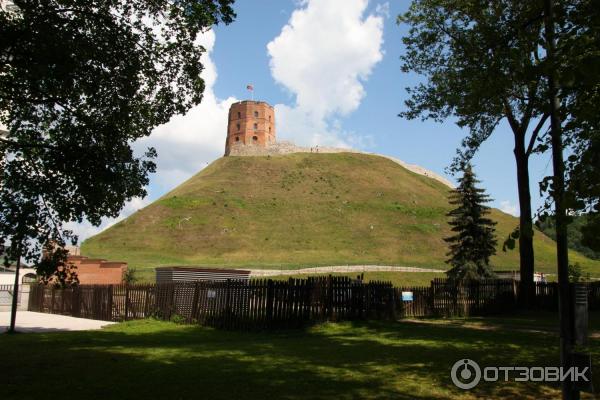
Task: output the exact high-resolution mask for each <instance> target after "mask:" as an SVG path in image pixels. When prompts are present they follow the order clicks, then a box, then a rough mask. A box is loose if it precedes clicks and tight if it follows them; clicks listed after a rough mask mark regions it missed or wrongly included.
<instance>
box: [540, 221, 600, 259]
mask: <svg viewBox="0 0 600 400" xmlns="http://www.w3.org/2000/svg"><path fill="white" fill-rule="evenodd" d="M589 218H590V216H589V215H588V214H582V215H573V216H571V217H570V223H569V227H568V229H567V235H568V238H569V249H571V250H575V251H577V252H579V253H581V254H583V255H584V256H586V257H588V258H591V259H594V260H600V252H599V251H594V250H592V249H591V248H590V247H588V246H586V245H585V244H584V236H583V230H584V229H585V228H586V227H588V226H589V225H588V224H589ZM535 225H536V226H537V228H538V229H539V230H540V231H542V232H543V233H544V234H545V235H546V236H548V237H550V238H552V239H554V240H556V219H555V218H554V216H553V215H542V216H540V218H539V219H538V220H537V221H536V222H535Z"/></svg>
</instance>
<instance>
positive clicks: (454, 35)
mask: <svg viewBox="0 0 600 400" xmlns="http://www.w3.org/2000/svg"><path fill="white" fill-rule="evenodd" d="M542 11H543V4H541V3H540V2H523V1H518V0H499V1H494V2H489V1H482V0H475V1H472V0H468V1H467V0H414V1H413V2H412V5H411V7H410V9H409V10H408V11H407V12H406V13H405V14H403V15H401V16H399V17H398V22H399V23H406V24H409V25H410V29H409V32H408V35H407V36H406V37H404V38H403V42H404V44H405V46H406V52H405V54H404V55H402V56H401V59H402V61H403V65H402V70H403V71H404V72H411V71H412V72H416V73H418V74H421V75H424V76H425V77H426V78H427V80H426V81H425V82H424V83H420V84H418V85H416V86H415V87H413V88H407V90H408V92H409V94H410V98H409V100H407V101H406V106H407V110H406V111H404V112H402V113H400V116H403V117H406V118H409V119H412V118H417V117H421V118H423V119H426V118H431V119H433V120H436V121H438V122H441V121H443V120H445V119H447V118H449V117H451V116H453V117H455V118H456V119H457V124H458V126H460V127H464V128H468V130H469V134H468V136H467V137H466V138H465V139H464V140H463V142H462V146H461V148H460V149H458V150H457V152H458V154H457V157H456V158H455V160H454V162H453V164H452V166H451V168H450V169H451V171H453V172H456V171H457V170H458V169H459V167H460V164H461V162H463V161H465V160H466V161H469V160H470V159H471V158H472V157H473V156H474V154H475V153H476V152H477V150H478V149H479V147H480V146H481V144H482V143H483V142H485V141H486V140H487V139H488V138H489V137H490V136H491V135H492V133H493V132H494V131H495V129H496V127H497V126H498V124H499V123H500V121H502V120H507V121H508V124H509V126H510V128H511V130H512V134H513V137H514V156H515V161H516V167H517V184H518V193H519V212H520V217H519V230H518V231H519V254H520V274H521V280H520V292H521V296H520V298H521V300H522V301H523V303H524V304H525V305H527V304H531V301H532V299H533V296H534V289H535V288H534V286H533V272H534V251H533V232H534V231H533V221H532V210H531V193H530V189H529V157H530V156H531V154H532V153H533V152H534V150H535V147H536V142H537V139H538V137H539V135H540V132H541V130H542V128H543V127H544V124H545V122H546V120H547V119H548V117H549V110H548V104H547V101H545V96H544V93H545V92H546V91H547V88H546V86H547V84H546V80H545V79H544V77H545V75H544V71H543V70H542V68H541V59H542V55H541V54H540V46H539V42H540V35H541V32H542V29H543V18H542V17H541V15H542Z"/></svg>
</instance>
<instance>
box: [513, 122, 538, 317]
mask: <svg viewBox="0 0 600 400" xmlns="http://www.w3.org/2000/svg"><path fill="white" fill-rule="evenodd" d="M514 153H515V160H516V162H517V184H518V189H519V212H520V216H519V231H520V235H519V256H520V257H519V258H520V265H519V272H520V281H519V302H520V303H521V306H524V307H531V306H533V299H534V296H535V286H534V284H533V271H534V253H533V219H532V216H531V192H530V189H529V156H528V155H527V152H526V150H525V132H515V149H514Z"/></svg>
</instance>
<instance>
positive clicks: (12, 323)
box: [8, 245, 21, 333]
mask: <svg viewBox="0 0 600 400" xmlns="http://www.w3.org/2000/svg"><path fill="white" fill-rule="evenodd" d="M18 253H19V255H18V256H17V267H16V269H15V284H14V286H13V298H12V306H11V308H10V327H9V328H8V333H15V332H16V330H15V325H16V319H17V303H18V301H19V272H20V269H21V246H20V245H19V251H18Z"/></svg>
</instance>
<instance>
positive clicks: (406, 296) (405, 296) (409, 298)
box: [402, 292, 413, 301]
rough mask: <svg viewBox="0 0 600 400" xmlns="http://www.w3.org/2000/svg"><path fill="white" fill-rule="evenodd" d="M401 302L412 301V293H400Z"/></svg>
mask: <svg viewBox="0 0 600 400" xmlns="http://www.w3.org/2000/svg"><path fill="white" fill-rule="evenodd" d="M402 301H413V292H402Z"/></svg>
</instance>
